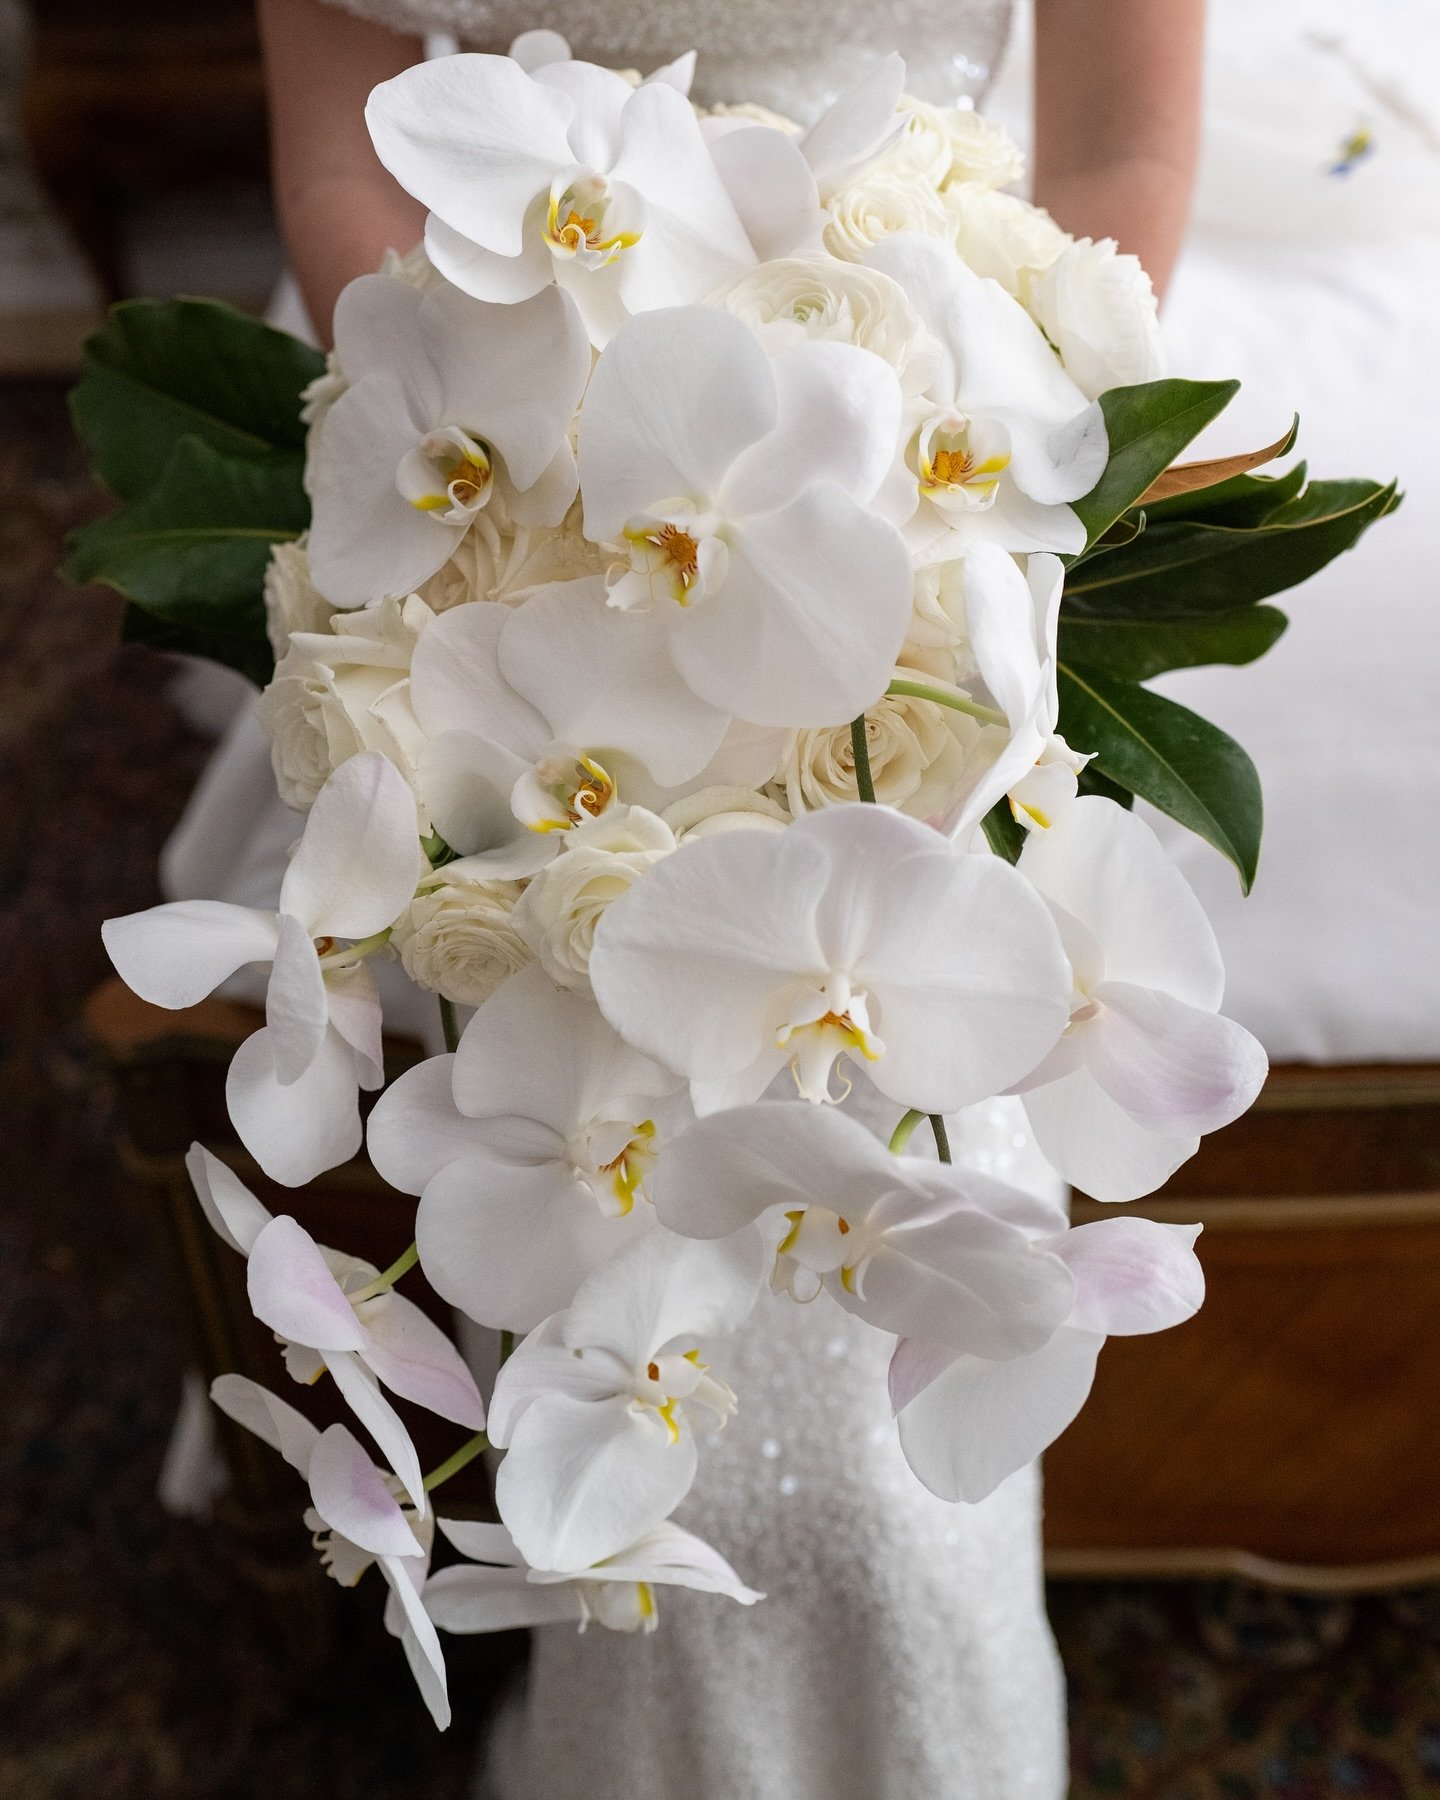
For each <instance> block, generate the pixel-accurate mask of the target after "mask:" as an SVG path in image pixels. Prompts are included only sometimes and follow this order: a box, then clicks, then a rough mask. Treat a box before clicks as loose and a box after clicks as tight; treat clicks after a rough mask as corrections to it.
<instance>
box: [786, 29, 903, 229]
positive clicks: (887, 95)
mask: <svg viewBox="0 0 1440 1800" xmlns="http://www.w3.org/2000/svg"><path fill="white" fill-rule="evenodd" d="M904 92H905V60H904V58H903V57H901V56H899V55H897V54H896V52H895V51H893V50H892V51H891V52H890V54H889V55H888V56H882V57H880V58H879V60H878V61H877V62H875V63H874V65H873V66H872V67H871V68H869V69H867V70H866V71H865V73H864V74H863V75H862V76H861V77H860V79H859V80H858V81H857V82H855V83H854V85H853V86H852V87H849V88H847V89H846V90H845V92H844V93H843V94H841V95H840V96H839V97H838V99H836V100H835V101H834V102H832V104H831V105H830V106H829V107H827V108H826V110H825V111H824V112H823V113H822V114H821V115H820V117H819V118H818V119H817V120H816V121H815V123H814V124H813V125H812V126H811V127H810V129H809V130H808V131H807V132H806V133H805V134H804V135H803V137H802V138H801V139H800V148H801V150H802V151H803V153H804V156H805V161H806V162H807V163H808V164H809V165H810V168H811V170H812V171H813V172H814V176H815V183H816V186H817V188H818V189H819V194H820V199H821V200H822V201H825V200H830V199H832V198H833V197H834V195H835V194H836V193H837V192H838V191H839V190H840V189H841V188H842V187H843V186H844V185H845V183H846V182H847V181H849V180H852V179H853V178H854V176H856V175H858V174H859V172H860V171H861V169H863V168H864V167H865V166H866V164H867V163H871V162H873V161H874V160H875V158H876V157H877V156H879V155H880V154H881V153H882V152H883V151H885V150H887V149H889V147H890V145H891V144H893V143H896V142H897V141H898V140H899V138H900V136H901V134H902V133H903V131H904V130H905V124H906V117H907V115H906V113H905V112H904V111H903V110H902V107H901V101H902V97H903V95H904Z"/></svg>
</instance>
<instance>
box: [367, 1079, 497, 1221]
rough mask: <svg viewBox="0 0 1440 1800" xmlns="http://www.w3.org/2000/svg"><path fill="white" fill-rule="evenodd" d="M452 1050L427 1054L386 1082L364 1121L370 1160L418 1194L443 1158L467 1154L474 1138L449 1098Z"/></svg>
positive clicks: (384, 1176)
mask: <svg viewBox="0 0 1440 1800" xmlns="http://www.w3.org/2000/svg"><path fill="white" fill-rule="evenodd" d="M454 1067H455V1058H454V1057H453V1056H431V1057H427V1058H426V1060H425V1061H424V1062H421V1063H416V1065H415V1067H414V1068H413V1069H407V1070H406V1071H405V1073H404V1074H403V1075H400V1076H397V1078H396V1079H395V1080H394V1081H392V1082H391V1084H390V1086H389V1087H388V1088H386V1090H385V1092H384V1093H383V1094H382V1095H381V1096H380V1098H379V1100H377V1101H376V1103H375V1108H374V1110H373V1111H372V1113H371V1114H370V1118H369V1122H368V1124H367V1126H366V1139H367V1142H368V1144H369V1149H370V1161H371V1162H372V1163H373V1164H374V1165H375V1170H376V1173H377V1174H378V1175H379V1176H380V1178H381V1180H382V1181H386V1182H388V1183H389V1184H390V1186H391V1187H393V1188H398V1189H399V1190H400V1192H401V1193H402V1194H421V1193H423V1192H424V1191H425V1186H426V1183H427V1182H429V1181H430V1180H432V1179H433V1177H434V1176H436V1175H438V1174H439V1172H440V1171H441V1169H443V1168H444V1167H445V1165H446V1163H449V1162H454V1161H455V1159H456V1158H457V1157H461V1156H467V1155H468V1154H469V1153H470V1152H471V1151H472V1150H473V1149H475V1147H476V1145H477V1142H478V1141H479V1140H478V1137H477V1134H476V1131H475V1127H474V1124H473V1123H472V1121H471V1120H469V1119H467V1118H466V1117H465V1116H464V1114H463V1113H461V1111H460V1109H459V1108H458V1107H457V1106H456V1104H455V1095H454V1092H453V1090H452V1087H451V1072H452V1070H453V1069H454Z"/></svg>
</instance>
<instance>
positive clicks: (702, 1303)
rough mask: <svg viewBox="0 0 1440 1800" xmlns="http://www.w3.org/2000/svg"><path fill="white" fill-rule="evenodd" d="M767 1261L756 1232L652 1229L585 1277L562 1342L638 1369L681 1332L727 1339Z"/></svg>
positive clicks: (753, 1296)
mask: <svg viewBox="0 0 1440 1800" xmlns="http://www.w3.org/2000/svg"><path fill="white" fill-rule="evenodd" d="M765 1262H766V1256H765V1247H764V1243H763V1240H762V1239H761V1236H760V1234H759V1232H758V1231H737V1232H735V1233H733V1234H732V1235H731V1236H729V1237H727V1238H723V1239H721V1240H719V1241H716V1242H710V1243H705V1242H701V1241H699V1240H696V1239H692V1238H682V1237H675V1236H673V1235H672V1234H671V1233H670V1232H668V1231H652V1232H650V1233H648V1234H647V1235H646V1236H645V1237H643V1238H641V1240H640V1241H639V1243H636V1244H632V1245H631V1246H630V1247H629V1248H628V1249H626V1250H625V1251H623V1252H622V1253H621V1254H620V1255H619V1256H617V1257H616V1258H615V1259H614V1260H613V1261H612V1262H609V1263H607V1264H606V1265H605V1267H604V1268H602V1269H599V1270H597V1271H596V1273H595V1274H593V1275H591V1276H590V1277H589V1278H588V1280H586V1281H585V1283H584V1284H583V1285H582V1287H581V1288H580V1290H579V1292H578V1293H577V1294H576V1296H575V1299H574V1301H573V1302H572V1304H571V1306H570V1308H569V1310H568V1312H567V1313H566V1314H565V1315H564V1326H563V1332H564V1341H565V1343H566V1344H567V1345H568V1346H569V1347H570V1348H571V1349H572V1350H584V1349H588V1348H589V1347H590V1346H592V1345H598V1346H601V1347H603V1348H606V1349H609V1350H612V1351H614V1352H615V1354H616V1355H617V1356H619V1357H620V1358H621V1359H622V1361H623V1362H625V1363H626V1364H627V1365H628V1366H629V1367H632V1368H633V1367H643V1366H644V1364H645V1363H647V1362H648V1361H649V1360H650V1358H651V1357H652V1356H654V1355H655V1354H656V1352H657V1351H659V1350H662V1349H664V1347H665V1346H666V1345H667V1344H669V1343H671V1342H672V1341H674V1340H677V1339H678V1338H679V1337H680V1336H681V1335H682V1334H683V1335H684V1337H685V1340H686V1345H687V1347H691V1346H693V1344H694V1343H695V1341H696V1340H698V1339H701V1338H723V1337H729V1336H730V1334H731V1333H732V1332H735V1331H738V1330H739V1329H740V1327H741V1326H742V1325H743V1324H744V1323H745V1321H746V1319H747V1318H749V1316H750V1313H751V1312H752V1310H753V1309H754V1306H755V1302H756V1301H757V1300H758V1299H759V1297H760V1285H761V1282H762V1280H763V1278H764V1270H765ZM666 1511H667V1512H668V1511H669V1508H668V1507H667V1508H666ZM507 1522H508V1521H507ZM653 1522H654V1521H652V1523H653ZM646 1529H648V1527H646V1526H637V1527H636V1528H635V1532H632V1533H631V1536H632V1537H633V1536H635V1535H636V1533H638V1532H639V1531H641V1530H646ZM515 1541H516V1542H517V1543H519V1542H520V1540H519V1539H518V1538H517V1539H516V1540H515ZM597 1554H609V1553H608V1552H603V1553H597ZM530 1560H532V1561H534V1560H535V1559H534V1558H531V1559H530ZM590 1560H591V1561H592V1562H593V1561H595V1560H597V1558H596V1557H592V1558H591V1559H590ZM547 1566H549V1567H560V1566H561V1565H559V1564H550V1565H547Z"/></svg>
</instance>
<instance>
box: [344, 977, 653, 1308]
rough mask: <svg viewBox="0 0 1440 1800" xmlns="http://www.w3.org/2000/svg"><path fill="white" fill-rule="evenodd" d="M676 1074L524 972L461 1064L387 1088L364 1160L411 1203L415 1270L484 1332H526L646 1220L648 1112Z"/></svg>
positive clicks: (649, 1219) (437, 1066)
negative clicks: (487, 1328) (416, 1199)
mask: <svg viewBox="0 0 1440 1800" xmlns="http://www.w3.org/2000/svg"><path fill="white" fill-rule="evenodd" d="M679 1085H680V1084H679V1081H678V1079H677V1078H676V1077H674V1076H672V1075H670V1074H668V1073H667V1072H666V1071H664V1070H662V1069H660V1068H658V1067H657V1066H656V1065H655V1064H654V1063H653V1062H651V1061H650V1059H649V1058H648V1057H645V1056H642V1055H641V1054H640V1053H639V1051H637V1050H632V1049H631V1048H630V1047H629V1045H628V1044H626V1043H625V1042H624V1041H623V1040H622V1039H621V1038H620V1037H618V1036H617V1035H616V1033H615V1032H614V1031H613V1030H612V1029H611V1027H610V1026H609V1025H607V1024H606V1022H605V1020H604V1019H603V1018H602V1017H601V1016H600V1014H599V1012H597V1011H596V1009H595V1006H594V1004H593V1002H591V1001H590V1000H589V999H588V998H586V997H585V996H583V995H580V994H576V993H572V992H570V991H568V990H566V989H561V988H557V987H556V986H555V985H554V983H553V982H552V981H551V980H550V979H549V977H548V976H547V975H546V974H545V973H544V972H543V970H541V969H539V968H537V967H535V966H534V965H532V966H531V967H530V968H528V969H523V970H522V971H521V972H520V973H519V974H518V975H515V976H512V977H511V979H510V980H509V981H507V982H505V983H504V984H503V986H501V987H500V988H499V989H498V990H497V991H496V992H495V993H494V994H493V995H492V996H491V997H490V999H488V1000H487V1001H486V1002H485V1003H484V1005H483V1006H481V1007H479V1008H478V1009H477V1011H476V1012H475V1015H474V1017H473V1018H472V1019H471V1021H470V1023H469V1024H468V1025H467V1026H466V1028H465V1035H464V1036H463V1037H462V1039H461V1040H460V1049H459V1051H458V1052H457V1053H456V1055H454V1056H453V1057H451V1056H440V1057H433V1058H431V1059H430V1060H429V1061H428V1062H423V1063H421V1064H419V1065H418V1066H417V1067H416V1068H413V1069H410V1070H408V1071H407V1072H406V1073H405V1074H404V1075H402V1076H401V1077H400V1078H399V1080H398V1081H396V1082H394V1083H392V1084H391V1086H390V1087H389V1089H388V1090H387V1091H386V1092H385V1094H384V1095H383V1096H382V1097H381V1099H380V1101H379V1103H378V1104H377V1106H376V1107H375V1110H374V1112H373V1113H372V1114H371V1115H370V1123H369V1143H370V1158H371V1161H372V1162H373V1163H374V1164H375V1167H376V1168H377V1169H378V1170H379V1172H380V1173H381V1175H383V1176H384V1178H385V1180H386V1181H388V1182H389V1183H390V1185H391V1186H392V1187H397V1188H399V1189H400V1191H401V1192H402V1193H407V1194H419V1195H420V1196H421V1199H420V1208H419V1212H418V1214H417V1216H416V1221H415V1236H416V1242H417V1243H418V1245H419V1248H420V1262H421V1266H422V1268H423V1269H424V1270H425V1274H426V1277H427V1279H428V1280H429V1282H430V1285H431V1286H432V1287H433V1288H434V1289H435V1291H436V1292H437V1293H438V1294H439V1295H440V1296H441V1297H442V1298H443V1299H445V1300H448V1301H450V1303H451V1304H452V1305H453V1306H458V1307H459V1308H460V1310H461V1311H462V1312H464V1313H466V1314H468V1315H469V1317H470V1318H472V1319H475V1320H476V1321H478V1323H480V1324H482V1325H492V1326H496V1327H500V1328H502V1329H506V1330H512V1331H529V1330H530V1329H531V1328H532V1327H533V1326H535V1325H538V1324H539V1323H540V1321H541V1320H542V1319H544V1318H546V1317H547V1316H548V1315H549V1314H551V1313H554V1312H558V1311H559V1310H560V1309H561V1308H562V1307H565V1306H568V1305H569V1304H570V1302H571V1301H572V1300H573V1299H574V1297H575V1291H576V1289H577V1288H578V1287H579V1286H580V1283H581V1282H582V1281H583V1280H584V1279H585V1278H586V1276H587V1275H589V1274H590V1273H591V1272H592V1271H593V1270H595V1269H597V1268H599V1267H600V1266H601V1264H603V1263H605V1262H607V1261H608V1260H609V1259H610V1258H611V1257H612V1256H614V1255H615V1254H616V1252H617V1251H619V1250H622V1249H624V1248H625V1246H626V1245H627V1244H630V1243H632V1242H633V1241H634V1240H635V1239H636V1238H637V1237H639V1236H641V1235H642V1234H643V1233H645V1232H647V1231H649V1230H650V1229H651V1227H652V1225H653V1223H654V1220H653V1214H652V1211H651V1208H650V1206H649V1205H648V1203H647V1201H646V1179H647V1176H648V1174H649V1172H650V1169H651V1167H652V1165H653V1163H654V1161H655V1158H656V1155H657V1154H658V1152H659V1149H660V1135H659V1131H658V1127H657V1125H656V1121H655V1113H656V1110H657V1105H656V1103H657V1101H661V1100H663V1099H664V1097H665V1096H666V1095H669V1094H673V1093H674V1092H675V1090H676V1088H677V1087H678V1086H679Z"/></svg>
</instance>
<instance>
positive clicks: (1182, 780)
mask: <svg viewBox="0 0 1440 1800" xmlns="http://www.w3.org/2000/svg"><path fill="white" fill-rule="evenodd" d="M1060 731H1061V733H1062V735H1063V736H1064V738H1065V741H1066V743H1067V744H1069V745H1070V746H1071V748H1072V749H1075V750H1082V751H1093V752H1094V753H1095V763H1094V765H1093V766H1094V767H1095V769H1096V770H1097V772H1098V773H1099V774H1101V775H1104V776H1105V777H1107V778H1108V779H1109V780H1111V781H1113V782H1115V783H1117V784H1118V785H1119V786H1120V787H1123V788H1126V789H1128V790H1129V792H1130V793H1132V794H1138V795H1139V796H1140V798H1141V799H1142V800H1148V801H1149V802H1150V804H1151V805H1152V806H1155V807H1158V808H1159V809H1160V811H1161V812H1163V813H1168V814H1169V816H1170V817H1171V818H1172V819H1176V820H1178V821H1179V823H1180V824H1182V825H1184V826H1186V827H1188V829H1189V830H1191V831H1193V832H1196V833H1197V834H1198V835H1199V836H1200V837H1202V838H1204V839H1205V840H1206V842H1207V843H1211V844H1213V845H1214V846H1215V848H1216V849H1217V850H1219V851H1221V852H1222V853H1223V854H1224V855H1225V856H1228V857H1229V859H1230V861H1231V862H1232V863H1234V865H1235V867H1236V868H1237V869H1238V870H1239V872H1240V884H1241V886H1242V887H1243V888H1244V890H1245V892H1246V893H1249V891H1250V886H1251V883H1252V882H1253V881H1254V879H1255V869H1256V865H1257V863H1258V862H1259V858H1260V827H1261V820H1262V807H1261V800H1260V778H1259V776H1258V775H1257V774H1256V773H1255V765H1254V764H1253V763H1252V762H1251V761H1250V758H1249V757H1248V756H1247V755H1246V754H1245V752H1244V751H1243V750H1242V749H1241V748H1240V746H1239V745H1238V744H1237V743H1236V742H1235V740H1234V739H1233V738H1231V737H1227V736H1226V734H1225V733H1224V732H1223V731H1221V730H1219V729H1218V727H1216V726H1214V725H1211V724H1210V723H1209V722H1208V721H1207V720H1205V719H1202V718H1200V717H1199V716H1198V715H1197V714H1196V713H1192V712H1191V711H1190V710H1189V708H1188V707H1184V706H1177V705H1176V704H1175V702H1174V701H1173V700H1166V699H1164V698H1162V696H1161V695H1159V694H1152V693H1151V692H1150V691H1149V689H1148V688H1143V687H1138V686H1136V684H1135V683H1134V682H1129V681H1116V680H1113V679H1112V678H1111V677H1109V676H1102V675H1097V674H1095V673H1093V672H1092V671H1090V670H1087V669H1075V668H1072V667H1070V666H1069V665H1067V664H1062V665H1061V668H1060Z"/></svg>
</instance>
